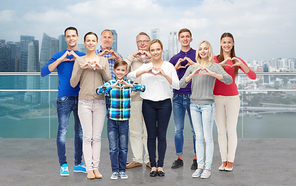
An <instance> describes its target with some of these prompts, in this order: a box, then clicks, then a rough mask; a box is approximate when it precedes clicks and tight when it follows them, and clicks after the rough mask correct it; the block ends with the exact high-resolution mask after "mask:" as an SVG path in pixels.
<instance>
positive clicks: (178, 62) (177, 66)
mask: <svg viewBox="0 0 296 186" xmlns="http://www.w3.org/2000/svg"><path fill="white" fill-rule="evenodd" d="M183 61H185V59H182V58H180V59H179V60H178V61H177V63H176V65H175V69H176V70H178V69H180V68H186V67H187V66H182V65H181V62H183ZM187 64H188V63H187ZM187 64H186V65H187Z"/></svg>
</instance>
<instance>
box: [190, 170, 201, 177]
mask: <svg viewBox="0 0 296 186" xmlns="http://www.w3.org/2000/svg"><path fill="white" fill-rule="evenodd" d="M202 171H203V170H202V169H196V170H195V172H194V173H193V174H192V178H198V177H200V175H201V174H202Z"/></svg>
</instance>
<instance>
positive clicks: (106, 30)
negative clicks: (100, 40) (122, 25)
mask: <svg viewBox="0 0 296 186" xmlns="http://www.w3.org/2000/svg"><path fill="white" fill-rule="evenodd" d="M104 32H111V33H112V36H113V32H112V31H111V30H109V29H105V30H103V31H102V32H101V35H102V34H103V33H104Z"/></svg>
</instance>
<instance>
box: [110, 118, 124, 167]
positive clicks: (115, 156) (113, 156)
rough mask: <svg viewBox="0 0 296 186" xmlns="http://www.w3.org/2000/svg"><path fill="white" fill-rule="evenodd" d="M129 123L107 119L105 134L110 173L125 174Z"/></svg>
mask: <svg viewBox="0 0 296 186" xmlns="http://www.w3.org/2000/svg"><path fill="white" fill-rule="evenodd" d="M128 125H129V121H128V120H125V121H117V120H112V119H109V118H108V122H107V132H108V140H109V150H110V152H109V154H110V160H111V168H112V172H125V167H126V161H127V151H128V130H129V126H128Z"/></svg>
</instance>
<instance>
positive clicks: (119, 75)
mask: <svg viewBox="0 0 296 186" xmlns="http://www.w3.org/2000/svg"><path fill="white" fill-rule="evenodd" d="M113 72H114V74H115V76H116V79H117V80H122V79H123V78H124V76H125V75H126V74H127V66H126V65H119V66H117V67H116V68H115V69H113Z"/></svg>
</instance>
